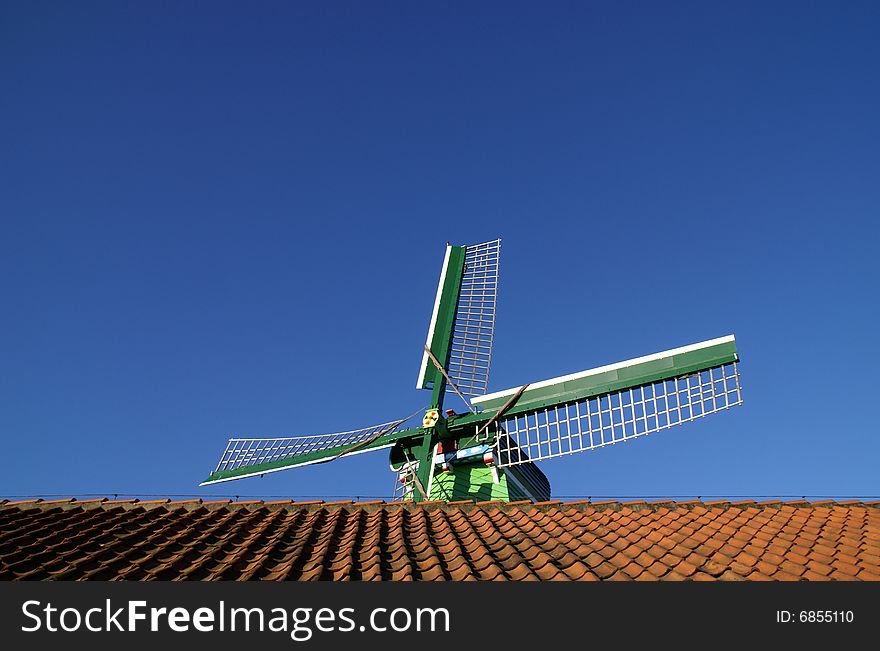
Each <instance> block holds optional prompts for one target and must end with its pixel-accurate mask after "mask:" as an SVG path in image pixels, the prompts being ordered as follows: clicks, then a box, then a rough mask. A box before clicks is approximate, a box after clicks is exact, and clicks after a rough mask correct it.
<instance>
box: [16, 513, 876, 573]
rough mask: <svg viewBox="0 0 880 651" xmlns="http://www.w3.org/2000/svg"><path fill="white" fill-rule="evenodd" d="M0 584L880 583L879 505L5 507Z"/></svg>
mask: <svg viewBox="0 0 880 651" xmlns="http://www.w3.org/2000/svg"><path fill="white" fill-rule="evenodd" d="M0 579H6V580H9V579H201V580H222V579H236V580H245V579H263V580H283V579H293V580H316V579H337V580H422V581H434V580H443V579H454V580H505V579H512V580H545V579H550V580H581V581H595V580H612V581H614V580H620V581H629V580H633V579H634V580H639V581H643V580H647V581H654V580H658V579H659V580H673V581H677V580H716V579H720V580H731V581H738V580H743V579H747V580H785V581H789V580H791V581H793V580H803V579H806V580H815V581H823V580H880V503H878V502H868V503H865V502H847V503H842V504H836V503H833V502H823V503H812V504H811V503H807V502H799V503H782V502H778V501H773V502H759V503H756V502H751V501H748V502H737V503H730V502H711V503H707V502H685V503H675V502H656V503H645V502H627V503H620V502H603V503H601V504H599V503H589V502H577V503H575V502H562V503H560V502H543V503H540V504H530V503H522V502H520V503H516V504H503V503H499V502H486V503H478V504H474V503H468V502H464V503H456V504H446V503H440V504H438V503H432V504H430V505H426V506H425V505H416V504H406V505H401V504H384V503H381V502H357V503H352V502H343V503H340V502H336V503H332V504H327V503H323V502H310V503H302V502H300V503H297V502H289V501H283V502H230V501H222V502H202V501H201V500H192V501H184V502H171V501H170V500H155V501H150V502H138V501H137V500H134V501H133V500H118V501H107V500H103V501H95V500H89V501H83V502H77V501H75V500H54V501H52V502H41V501H28V502H7V503H0Z"/></svg>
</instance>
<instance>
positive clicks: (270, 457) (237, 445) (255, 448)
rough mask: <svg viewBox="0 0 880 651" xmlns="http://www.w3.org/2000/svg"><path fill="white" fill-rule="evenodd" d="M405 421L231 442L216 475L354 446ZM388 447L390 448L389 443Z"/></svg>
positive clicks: (231, 440) (389, 430)
mask: <svg viewBox="0 0 880 651" xmlns="http://www.w3.org/2000/svg"><path fill="white" fill-rule="evenodd" d="M405 421H406V419H403V420H395V421H390V422H387V423H382V424H381V425H373V426H372V427H364V428H363V429H356V430H351V431H350V432H339V433H337V434H316V435H312V436H296V437H290V438H268V439H246V438H234V439H229V442H228V443H227V444H226V450H225V451H224V452H223V455H222V456H221V457H220V462H219V463H218V464H217V468H216V469H215V472H219V471H221V470H234V469H236V468H241V467H242V466H251V465H255V464H258V463H268V462H270V461H278V460H280V459H288V458H291V457H299V456H302V455H306V454H310V453H313V452H321V451H323V450H328V449H331V448H337V447H341V446H344V445H352V444H355V443H361V442H363V441H368V440H370V439H371V438H374V437H378V436H379V435H384V434H390V433H391V432H394V431H396V430H397V429H399V428H400V426H401V425H402V424H403V423H404V422H405ZM389 445H391V444H390V443H389ZM340 452H341V450H340Z"/></svg>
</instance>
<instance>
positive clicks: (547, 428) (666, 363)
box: [473, 336, 742, 466]
mask: <svg viewBox="0 0 880 651" xmlns="http://www.w3.org/2000/svg"><path fill="white" fill-rule="evenodd" d="M738 362H739V355H738V354H737V352H736V341H735V339H734V337H733V336H729V337H722V338H719V339H713V340H711V341H705V342H702V343H699V344H692V345H690V346H684V347H682V348H676V349H674V350H669V351H665V352H662V353H657V354H655V355H648V356H645V357H640V358H637V359H633V360H628V361H625V362H619V363H617V364H611V365H608V366H603V367H600V368H596V369H591V370H588V371H582V372H580V373H575V374H573V375H568V376H564V377H560V378H554V379H552V380H546V381H543V382H537V383H534V384H531V385H529V387H528V390H526V391H525V392H523V394H522V396H521V397H520V398H519V399H518V400H517V401H516V403H515V404H514V405H513V406H512V407H511V408H510V409H508V411H507V412H506V413H505V415H504V416H503V417H502V418H500V419H499V420H498V423H497V426H498V429H497V432H496V434H497V436H496V443H495V447H496V453H497V455H498V465H499V466H512V465H516V464H521V463H527V462H531V461H538V460H541V459H551V458H554V457H560V456H565V455H569V454H574V453H575V452H584V451H587V450H593V449H596V448H600V447H604V446H606V445H613V444H616V443H621V442H623V441H629V440H631V439H634V438H637V437H639V436H644V435H646V434H650V433H652V432H656V431H659V430H662V429H667V428H669V427H673V426H674V425H679V424H681V423H685V422H688V421H691V420H696V419H697V418H701V417H703V416H707V415H709V414H712V413H715V412H718V411H722V410H725V409H729V408H730V407H734V406H736V405H740V404H742V393H741V387H740V382H739V371H738V367H737V364H738ZM515 391H516V390H515V389H511V390H509V391H501V392H498V393H494V394H490V395H487V396H482V397H480V398H476V399H474V401H473V402H474V404H477V405H480V406H482V407H484V408H486V409H492V408H496V409H497V408H499V406H500V405H501V403H503V402H505V401H506V400H508V399H509V396H510V395H513V394H514V393H515Z"/></svg>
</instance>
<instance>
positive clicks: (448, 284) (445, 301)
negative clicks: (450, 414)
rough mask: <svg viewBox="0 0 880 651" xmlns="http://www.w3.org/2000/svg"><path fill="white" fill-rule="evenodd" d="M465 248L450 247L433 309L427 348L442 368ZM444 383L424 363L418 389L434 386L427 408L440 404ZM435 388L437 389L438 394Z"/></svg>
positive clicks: (446, 358) (434, 369) (449, 341)
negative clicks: (433, 315)
mask: <svg viewBox="0 0 880 651" xmlns="http://www.w3.org/2000/svg"><path fill="white" fill-rule="evenodd" d="M466 250H467V247H465V246H452V247H450V251H449V261H448V262H447V266H446V277H445V278H444V279H443V287H442V288H441V289H440V290H439V291H440V304H439V307H438V309H437V320H436V321H435V322H434V335H433V337H432V338H431V343H430V344H429V345H428V347H429V348H430V349H431V352H432V353H434V357H436V358H437V361H439V362H440V363H441V364H442V365H443V368H446V367H447V366H448V365H449V351H450V349H451V348H452V331H453V328H454V326H455V310H456V308H457V307H458V292H459V290H460V289H461V277H462V275H463V274H464V255H465V251H466ZM443 384H444V378H443V374H442V373H440V371H438V370H437V367H436V366H434V364H432V363H431V361H430V360H428V366H427V367H426V368H425V379H424V382H423V384H422V388H428V387H431V386H433V387H434V399H433V400H432V401H431V406H432V407H436V406H438V405H439V403H438V402H437V400H438V398H437V396H439V400H440V401H441V402H442V391H443V387H442V385H443ZM438 385H441V386H440V387H439V392H438Z"/></svg>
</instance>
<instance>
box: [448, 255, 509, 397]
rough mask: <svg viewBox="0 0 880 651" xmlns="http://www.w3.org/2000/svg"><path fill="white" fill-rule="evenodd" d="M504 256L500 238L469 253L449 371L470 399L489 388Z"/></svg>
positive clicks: (463, 277) (460, 295)
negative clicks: (499, 278)
mask: <svg viewBox="0 0 880 651" xmlns="http://www.w3.org/2000/svg"><path fill="white" fill-rule="evenodd" d="M500 253H501V240H500V239H499V240H493V241H491V242H485V243H483V244H475V245H473V246H468V247H467V248H466V250H465V257H464V265H465V266H464V273H463V274H462V278H461V289H460V290H459V294H458V306H457V308H456V310H455V326H454V328H453V332H452V345H451V350H450V356H449V369H448V371H449V377H450V378H452V381H453V382H454V383H455V385H456V386H457V387H458V389H459V391H461V392H462V393H463V394H464V395H466V396H481V395H483V394H485V393H486V390H487V388H488V386H489V365H490V363H491V361H492V338H493V336H494V334H495V299H496V297H497V294H498V260H499V256H500Z"/></svg>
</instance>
